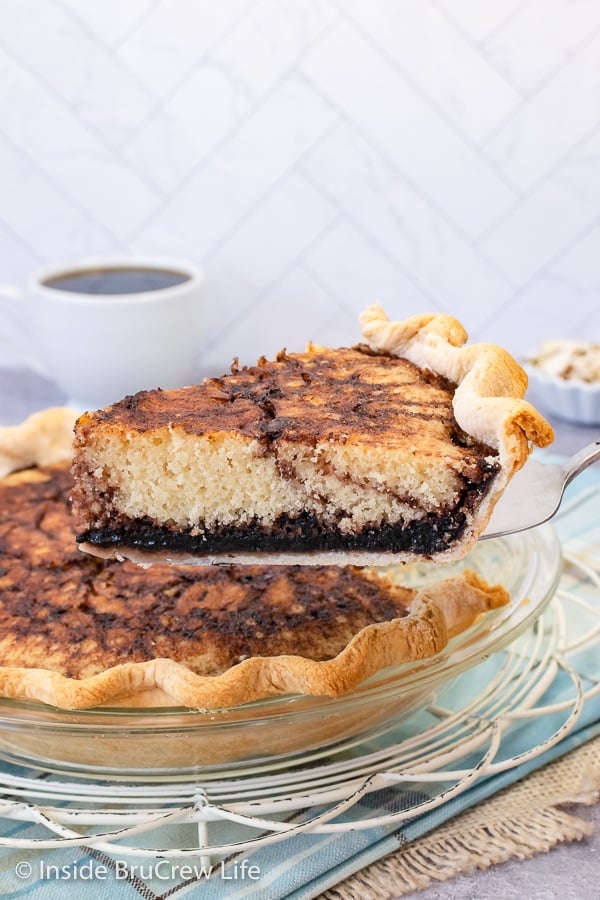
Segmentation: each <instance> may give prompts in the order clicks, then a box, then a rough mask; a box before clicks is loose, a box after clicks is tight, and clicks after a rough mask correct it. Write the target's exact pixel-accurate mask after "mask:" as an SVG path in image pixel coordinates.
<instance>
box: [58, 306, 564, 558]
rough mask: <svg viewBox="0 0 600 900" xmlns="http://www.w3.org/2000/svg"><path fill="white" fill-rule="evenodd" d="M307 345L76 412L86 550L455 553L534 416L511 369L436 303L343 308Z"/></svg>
mask: <svg viewBox="0 0 600 900" xmlns="http://www.w3.org/2000/svg"><path fill="white" fill-rule="evenodd" d="M361 323H362V329H363V337H364V342H363V343H362V344H359V345H358V346H356V347H353V348H347V349H326V348H323V347H318V346H314V345H311V346H309V348H308V349H307V351H306V352H304V353H287V352H281V353H280V354H279V355H278V356H277V358H276V359H275V360H273V361H267V360H266V359H264V358H263V359H260V360H259V361H258V364H257V365H256V366H251V367H244V368H240V367H239V366H237V365H234V366H233V368H232V371H231V373H229V374H227V375H225V376H223V377H222V378H210V379H208V380H206V381H204V382H203V383H202V384H200V385H194V386H190V387H187V388H182V389H179V390H174V391H162V390H152V391H143V392H140V393H138V394H135V395H134V396H130V397H126V398H125V399H123V400H121V401H119V402H117V403H115V404H114V405H113V406H110V407H108V408H106V409H103V410H99V411H97V412H91V413H86V414H84V415H83V416H81V418H80V419H79V420H78V422H77V425H76V433H75V459H74V473H75V479H76V486H75V489H74V491H73V503H74V510H75V514H76V518H77V521H78V540H79V541H80V542H81V544H82V546H83V548H84V549H86V550H87V551H88V552H90V553H95V554H97V555H104V556H114V555H118V556H120V557H128V558H130V559H133V560H136V561H138V562H142V563H150V562H153V561H154V560H158V561H176V562H180V563H193V562H195V563H200V564H206V563H212V562H220V563H223V562H236V563H246V564H252V563H258V564H260V563H265V562H269V563H278V564H314V565H317V564H332V563H333V564H347V563H352V564H355V565H386V564H388V563H390V562H400V561H406V560H411V559H423V558H425V559H435V560H440V561H449V560H452V559H455V558H462V557H464V556H465V555H466V554H467V552H468V551H469V550H470V549H472V547H473V545H474V544H475V542H476V540H477V538H478V536H479V535H480V534H481V532H482V531H483V530H484V528H485V526H486V524H487V522H488V520H489V518H490V516H491V513H492V510H493V507H494V505H495V503H496V501H497V500H498V498H499V496H500V495H501V493H502V491H503V490H504V488H505V486H506V484H507V483H508V481H509V479H510V478H511V476H512V475H513V473H514V472H515V471H516V470H517V469H519V468H520V467H521V466H522V465H523V464H524V463H525V461H526V460H527V458H528V455H529V453H530V450H531V448H532V445H533V444H537V445H539V446H545V445H546V444H548V443H549V442H550V441H551V440H552V437H553V434H552V429H551V427H550V425H549V424H548V423H547V422H546V421H545V420H544V419H543V418H542V416H541V415H540V414H539V413H538V412H537V411H536V410H535V409H534V408H533V407H532V406H531V405H530V404H529V403H527V402H526V401H524V400H523V399H522V398H523V395H524V392H525V389H526V386H527V377H526V375H525V373H524V371H523V370H522V369H521V368H520V366H518V364H517V363H516V362H515V361H514V360H513V359H512V357H510V356H509V354H508V353H507V352H506V351H504V350H503V349H501V348H500V347H496V346H494V345H490V344H473V345H466V344H465V342H466V338H467V335H466V333H465V331H464V329H463V328H462V326H461V325H460V324H459V322H457V320H456V319H454V318H452V317H450V316H446V315H422V316H415V317H413V318H411V319H408V320H406V321H404V322H390V321H389V320H388V318H387V316H386V314H385V313H384V312H383V310H382V309H381V308H380V307H379V306H374V307H369V308H368V309H367V310H365V312H364V313H363V314H362V316H361Z"/></svg>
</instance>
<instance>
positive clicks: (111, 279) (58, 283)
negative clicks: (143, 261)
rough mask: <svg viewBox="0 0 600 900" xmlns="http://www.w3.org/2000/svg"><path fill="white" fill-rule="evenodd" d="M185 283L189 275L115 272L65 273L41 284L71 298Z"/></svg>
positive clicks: (136, 270) (137, 270)
mask: <svg viewBox="0 0 600 900" xmlns="http://www.w3.org/2000/svg"><path fill="white" fill-rule="evenodd" d="M185 281H189V275H186V274H185V273H183V272H176V271H174V270H169V269H144V268H120V269H119V268H115V269H88V270H85V271H77V272H66V273H65V274H63V275H57V276H56V277H54V278H48V279H47V280H46V281H45V282H44V286H45V287H49V288H53V289H54V290H57V291H68V292H71V293H75V294H113V295H114V294H141V293H147V292H149V291H161V290H164V289H165V288H170V287H175V286H176V285H178V284H183V283H184V282H185Z"/></svg>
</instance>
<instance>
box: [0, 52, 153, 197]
mask: <svg viewBox="0 0 600 900" xmlns="http://www.w3.org/2000/svg"><path fill="white" fill-rule="evenodd" d="M0 48H1V49H2V51H3V52H4V53H5V54H6V56H8V58H9V59H10V60H12V62H13V63H15V65H17V66H18V67H20V68H21V69H23V71H25V72H26V73H27V75H28V76H29V77H30V78H31V79H32V80H33V81H34V82H35V83H36V84H37V86H38V87H39V88H41V89H42V90H43V91H44V92H45V93H47V94H48V95H49V96H50V97H52V98H53V99H54V100H55V101H56V102H57V103H58V104H59V105H60V107H61V108H62V109H64V110H66V111H67V112H68V113H69V115H70V116H72V117H73V119H74V120H75V122H76V123H77V125H78V126H79V127H80V128H81V129H82V130H83V131H84V132H85V133H86V134H87V135H88V136H89V137H91V138H93V139H95V140H96V141H97V142H98V144H99V145H100V147H101V148H103V149H104V151H105V152H106V153H107V154H108V155H109V157H110V158H111V159H112V160H114V161H116V162H119V163H120V164H121V165H122V166H123V168H125V169H127V170H128V171H129V172H130V173H131V174H132V175H134V176H135V177H136V178H138V179H139V181H140V182H141V183H142V184H144V185H145V186H146V187H147V188H148V190H149V191H150V192H151V193H152V194H154V196H156V195H157V189H156V187H155V186H154V185H153V184H152V182H150V181H149V180H148V179H147V178H146V177H145V176H144V174H143V172H140V171H139V170H137V169H135V168H134V167H133V165H132V164H131V163H130V162H129V161H128V160H127V159H126V158H123V157H121V156H119V154H118V152H117V149H116V148H115V147H113V146H112V144H110V142H109V141H107V140H106V139H105V138H104V136H103V134H102V132H100V131H99V130H97V129H96V127H95V126H94V125H91V124H90V123H89V122H87V121H86V120H84V119H81V118H79V117H77V116H76V115H75V113H74V111H73V108H72V106H71V104H70V103H69V102H68V101H66V100H65V99H64V97H62V96H61V94H60V93H59V92H58V91H57V90H56V89H55V88H54V87H53V86H52V85H51V84H50V83H49V82H47V81H44V80H43V79H42V78H41V76H40V75H39V74H38V73H37V72H36V71H35V70H34V69H32V68H31V67H30V66H29V65H28V63H27V62H25V61H24V60H22V59H21V58H20V57H19V56H18V55H16V54H15V53H14V52H13V50H12V48H11V47H10V46H9V45H7V44H6V42H5V41H4V40H2V38H0Z"/></svg>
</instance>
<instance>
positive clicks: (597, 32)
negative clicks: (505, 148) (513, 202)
mask: <svg viewBox="0 0 600 900" xmlns="http://www.w3.org/2000/svg"><path fill="white" fill-rule="evenodd" d="M598 35H600V25H599V26H598V27H597V28H594V29H593V30H592V31H591V32H590V34H588V35H587V36H586V38H585V40H583V41H582V42H581V44H580V45H579V47H578V48H577V50H576V51H571V53H569V54H568V55H567V57H566V58H565V59H564V60H563V61H562V62H561V63H560V64H559V65H558V66H556V67H555V68H554V69H552V71H550V72H548V73H546V75H545V77H544V78H543V80H542V81H541V82H540V83H539V84H538V85H537V86H536V88H535V90H533V91H531V93H529V94H528V95H527V99H526V100H525V103H524V104H523V106H521V107H519V109H516V110H513V112H511V113H509V114H508V115H507V116H506V117H505V118H504V119H502V121H501V122H499V123H498V125H496V126H495V127H494V128H493V129H492V130H491V131H490V133H489V134H488V135H487V136H486V137H485V139H484V140H483V141H482V143H481V152H482V153H484V154H485V153H486V148H487V147H488V146H489V144H490V143H492V141H493V140H494V139H495V138H496V137H497V136H498V135H499V134H500V133H501V132H502V131H503V130H504V129H505V127H506V126H507V125H508V124H509V123H510V122H512V121H513V119H515V118H517V117H518V116H520V115H522V112H523V108H524V107H525V106H528V105H530V104H531V103H532V102H533V101H535V100H536V98H537V97H538V96H539V95H540V94H541V93H542V91H544V90H545V88H547V87H548V85H549V84H550V83H551V82H552V81H553V80H554V79H555V78H557V77H558V76H559V75H560V73H561V72H563V71H564V70H565V69H566V68H567V67H568V66H569V65H570V64H571V63H572V62H573V60H574V59H576V58H577V57H578V56H579V55H580V54H581V53H582V52H583V51H584V50H585V49H586V47H587V45H588V44H591V43H592V42H593V41H595V40H596V38H597V37H598ZM485 158H487V157H485Z"/></svg>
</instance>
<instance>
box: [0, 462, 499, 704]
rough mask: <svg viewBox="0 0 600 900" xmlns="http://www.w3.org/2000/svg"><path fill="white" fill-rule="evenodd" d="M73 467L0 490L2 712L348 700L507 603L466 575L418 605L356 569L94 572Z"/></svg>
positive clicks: (108, 566) (35, 474)
mask: <svg viewBox="0 0 600 900" xmlns="http://www.w3.org/2000/svg"><path fill="white" fill-rule="evenodd" d="M69 467H70V463H69V462H62V463H56V464H55V465H49V466H46V467H40V468H28V469H24V470H21V471H18V472H15V473H14V474H12V475H9V476H7V477H6V478H4V479H3V480H2V481H0V505H1V508H2V512H3V515H2V519H1V521H0V662H1V666H0V696H5V697H13V698H21V699H29V700H38V701H43V702H45V703H49V704H52V705H54V706H58V707H63V708H71V709H77V708H89V707H96V706H100V705H109V706H113V705H126V706H133V707H135V706H159V705H168V706H179V705H182V706H186V707H194V708H202V709H205V708H217V707H218V708H222V707H231V706H236V705H238V704H242V703H246V702H248V701H251V700H255V699H257V698H262V697H269V696H274V695H279V694H287V693H300V694H313V695H327V696H338V695H341V694H344V693H347V692H349V691H352V690H353V688H355V687H356V686H357V685H358V684H359V683H360V682H362V681H364V680H365V679H366V678H368V677H369V676H370V675H372V674H374V673H375V672H377V671H378V670H379V669H381V668H384V667H387V666H390V665H399V664H402V663H405V662H409V661H411V660H415V659H422V658H427V657H431V656H433V655H434V654H436V653H438V652H439V651H440V650H442V649H443V648H444V647H445V646H446V644H447V642H448V640H449V639H451V638H452V637H453V636H454V635H456V634H458V633H460V632H462V631H464V630H465V629H466V628H468V627H469V626H470V625H471V624H472V623H473V622H475V621H476V620H477V619H478V618H479V617H480V616H481V615H482V614H484V613H485V612H487V611H488V610H491V609H494V608H496V607H499V606H502V605H503V604H505V603H506V602H507V599H508V598H507V594H506V592H505V591H504V590H503V589H502V588H501V587H490V586H488V585H487V584H486V583H485V582H484V581H483V580H482V579H481V578H479V577H478V576H477V575H475V574H471V573H466V574H464V575H463V576H456V577H453V578H450V579H446V580H445V581H442V582H438V583H436V584H434V585H432V586H430V587H428V588H423V589H422V590H415V589H409V588H405V587H402V586H401V585H398V584H395V583H394V582H393V580H391V578H390V577H388V576H384V575H383V574H378V573H376V572H368V571H361V570H359V569H355V568H352V567H326V566H322V567H321V566H318V567H310V568H307V567H301V566H296V567H293V566H290V567H285V566H282V567H266V566H263V567H260V566H257V567H239V566H222V567H221V566H213V567H200V566H189V567H185V566H182V567H173V566H160V565H155V566H152V567H150V568H148V569H145V568H142V567H140V566H137V565H134V564H132V563H128V562H123V563H121V562H117V561H115V560H108V561H104V560H99V559H96V558H94V557H92V556H89V555H86V554H83V553H81V552H80V551H79V549H78V547H77V544H76V542H75V540H74V532H73V521H72V517H71V513H70V508H69V502H68V495H69V492H70V490H71V488H72V476H71V474H70V471H69Z"/></svg>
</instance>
